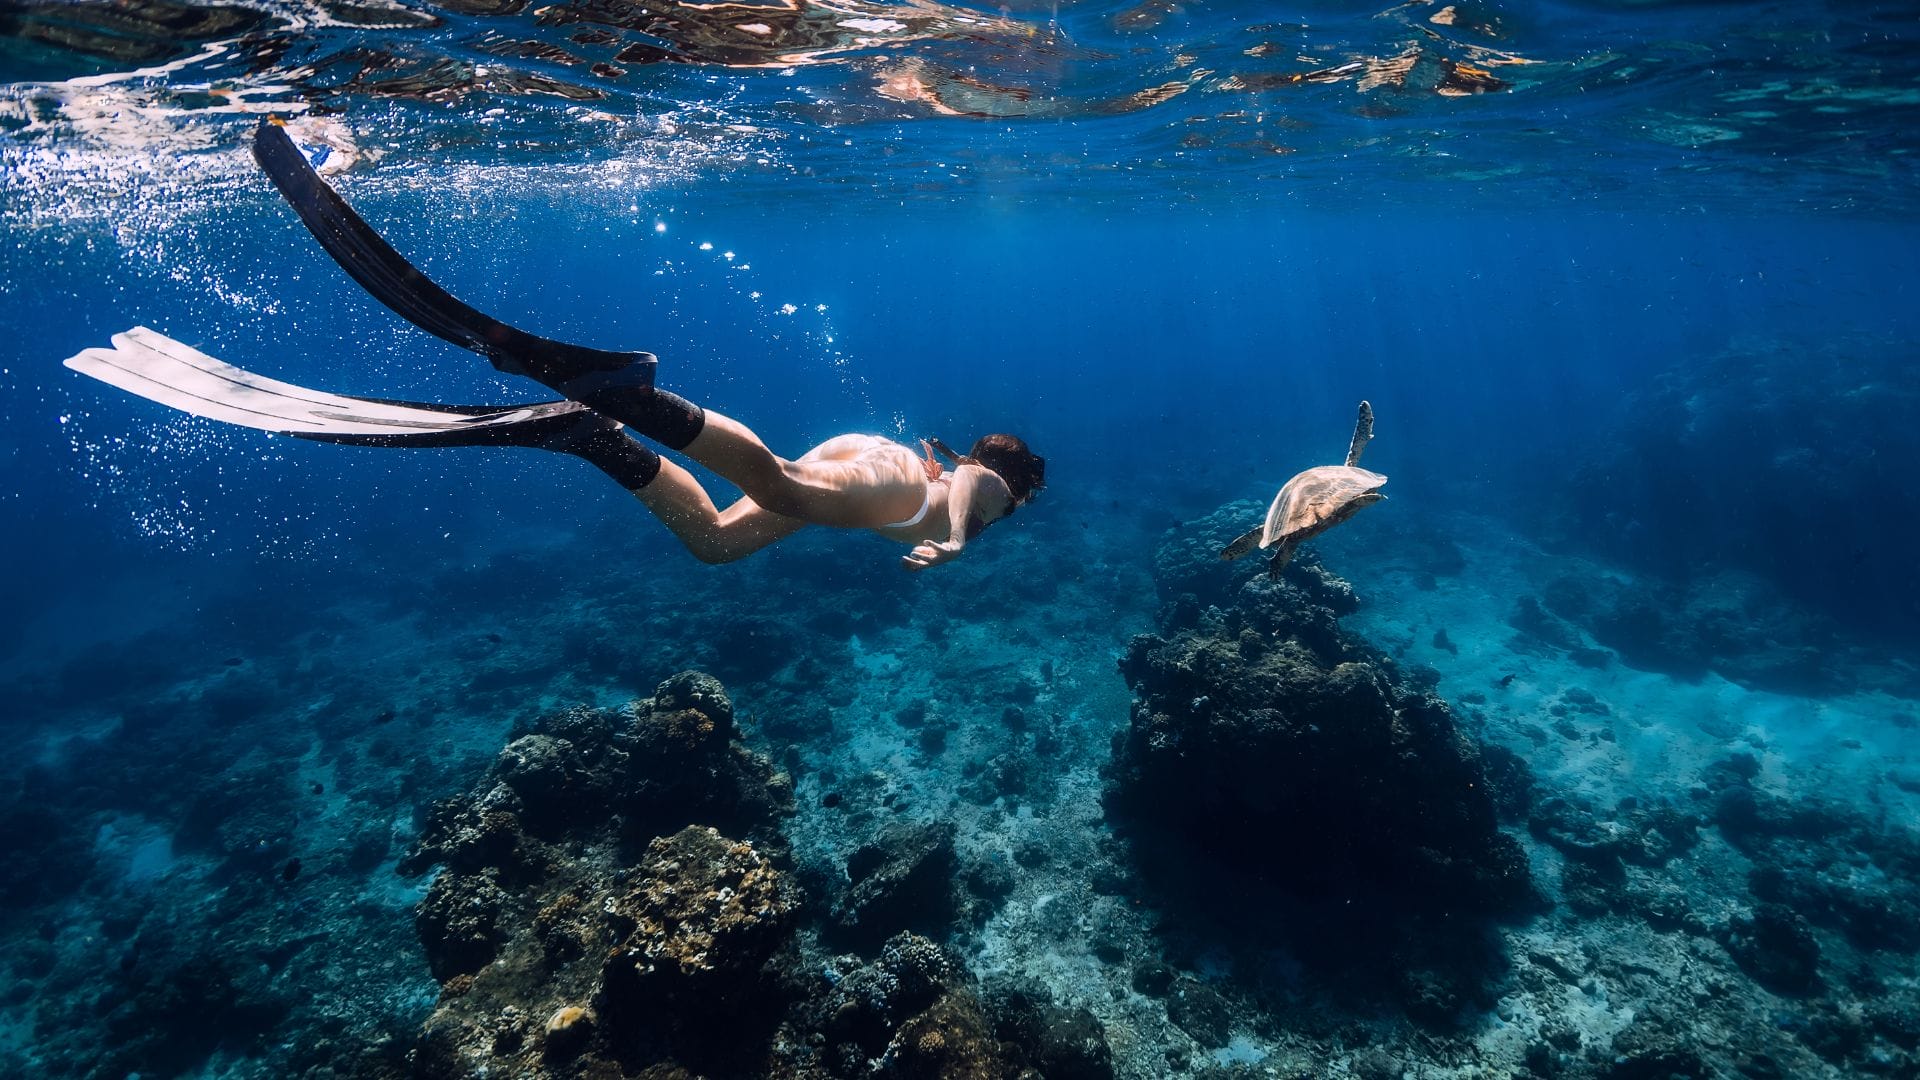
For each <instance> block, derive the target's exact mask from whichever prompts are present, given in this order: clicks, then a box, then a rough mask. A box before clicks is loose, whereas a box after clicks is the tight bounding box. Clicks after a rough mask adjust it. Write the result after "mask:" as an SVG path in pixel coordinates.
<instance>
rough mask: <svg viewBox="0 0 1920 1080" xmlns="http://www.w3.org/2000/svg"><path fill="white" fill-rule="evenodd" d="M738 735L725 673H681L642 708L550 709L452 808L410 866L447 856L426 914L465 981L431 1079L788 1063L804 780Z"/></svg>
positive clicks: (745, 1070)
mask: <svg viewBox="0 0 1920 1080" xmlns="http://www.w3.org/2000/svg"><path fill="white" fill-rule="evenodd" d="M733 732H734V717H733V708H732V704H731V702H730V701H728V699H727V697H726V694H725V691H724V690H723V689H721V688H720V686H719V684H718V683H716V682H714V681H713V680H712V679H711V678H710V677H707V676H704V675H698V674H691V673H690V674H684V675H680V676H676V677H674V678H673V679H669V680H667V682H665V683H663V684H661V687H660V689H659V690H658V691H657V692H656V693H655V695H654V697H652V698H650V699H647V700H644V701H641V702H637V703H635V704H634V705H633V706H632V707H631V708H629V709H627V710H606V709H586V708H580V709H568V710H565V711H562V712H558V713H553V714H550V715H547V716H543V717H541V718H540V719H539V720H538V721H536V722H535V723H534V724H532V725H531V726H530V727H528V728H525V729H521V730H518V731H516V732H515V733H514V736H513V738H512V740H511V742H510V743H509V745H508V747H507V748H506V750H505V751H503V752H502V754H501V755H500V757H499V758H498V759H497V760H496V761H495V763H494V766H493V768H492V769H491V770H490V771H489V773H488V775H487V777H486V778H485V779H484V780H483V781H482V783H481V784H480V785H479V787H478V788H476V790H475V791H474V792H473V793H472V794H470V795H466V796H462V797H459V798H455V799H450V800H447V801H446V802H444V803H441V804H440V805H438V806H437V807H435V809H434V810H433V812H432V813H431V815H430V816H429V819H428V823H427V827H426V829H425V831H424V833H423V835H422V837H421V840H420V843H419V845H418V846H417V848H416V850H415V851H414V852H413V853H411V854H410V856H409V858H408V860H407V862H406V868H407V869H410V870H416V871H417V870H420V869H424V868H425V867H426V866H429V865H431V864H433V863H434V862H444V863H445V864H446V867H447V868H446V869H445V870H444V871H443V872H442V874H441V876H440V877H439V878H438V879H437V880H436V881H435V882H434V885H433V887H432V888H431V889H430V890H429V892H428V895H427V898H426V900H425V901H423V903H422V904H421V906H420V909H419V913H418V919H417V922H418V926H419V928H420V933H421V938H422V941H423V942H425V943H426V945H427V951H428V957H429V960H430V962H431V963H432V966H433V970H434V973H435V975H436V976H438V977H439V978H440V979H441V980H442V983H443V985H442V992H441V998H440V1001H439V1004H438V1005H437V1007H436V1008H435V1010H434V1013H433V1015H432V1016H431V1017H430V1018H429V1019H428V1021H427V1023H426V1025H425V1027H424V1028H423V1029H422V1033H421V1036H420V1038H419V1040H418V1041H417V1043H416V1045H415V1049H414V1051H413V1052H412V1055H411V1064H412V1068H413V1072H414V1073H415V1075H418V1076H423V1077H449V1078H451V1077H467V1076H474V1075H481V1074H489V1075H542V1074H544V1073H545V1071H549V1070H553V1069H564V1070H565V1071H566V1073H567V1075H578V1076H609V1077H611V1076H653V1075H659V1076H669V1075H691V1074H690V1073H687V1072H686V1071H685V1070H686V1069H692V1070H695V1071H696V1072H697V1073H699V1074H705V1075H763V1074H765V1073H766V1072H767V1071H768V1057H767V1055H768V1054H769V1050H768V1039H769V1038H770V1037H771V1034H772V1032H773V1031H774V1029H775V1027H776V1026H777V1024H778V1020H779V1017H780V1015H781V1014H782V1012H783V1011H784V1009H785V1007H786V1003H787V999H788V994H789V989H790V988H789V986H788V985H787V984H785V983H782V982H781V980H780V978H779V977H778V975H777V973H776V972H777V969H778V968H779V964H778V963H777V962H776V957H777V956H779V955H781V954H782V953H783V950H788V949H790V948H791V947H792V940H791V932H792V927H793V922H794V911H795V906H796V904H797V902H798V900H797V895H796V890H794V889H792V888H791V887H790V886H789V885H788V883H787V880H786V875H785V873H784V871H783V870H782V869H780V864H779V860H780V859H782V858H784V854H785V851H786V844H785V840H784V838H782V837H781V836H780V834H779V831H778V824H779V820H780V816H781V814H782V813H784V812H786V811H787V809H788V808H789V807H790V805H791V790H790V785H789V784H788V783H787V782H786V778H785V776H784V774H780V773H776V772H775V771H774V770H773V768H772V766H771V765H770V764H768V762H767V761H766V760H765V759H764V758H762V757H759V756H758V755H755V754H752V753H750V752H749V751H747V750H746V749H745V748H744V747H743V746H741V745H740V744H739V743H738V742H736V741H733V740H732V739H731V737H730V736H731V735H732V733H733ZM675 800H678V801H677V802H676V801H675ZM696 816H698V817H702V818H708V819H710V820H717V821H726V822H731V823H736V824H739V825H741V826H742V827H743V831H744V833H745V834H746V838H745V839H739V840H736V839H731V838H729V836H728V835H727V834H725V833H723V832H722V831H721V830H719V829H716V828H715V827H713V826H712V825H710V824H706V823H701V824H697V825H694V824H688V823H687V822H686V820H685V819H688V818H693V817H696ZM675 822H679V824H677V825H674V829H675V831H674V832H673V833H672V834H671V835H666V836H661V835H659V834H657V833H654V832H652V831H651V830H653V829H656V828H659V827H661V826H662V825H663V824H672V823H675Z"/></svg>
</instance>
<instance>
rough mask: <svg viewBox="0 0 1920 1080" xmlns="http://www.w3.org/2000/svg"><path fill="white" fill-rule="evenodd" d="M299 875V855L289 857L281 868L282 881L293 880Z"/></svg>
mask: <svg viewBox="0 0 1920 1080" xmlns="http://www.w3.org/2000/svg"><path fill="white" fill-rule="evenodd" d="M299 876H300V859H299V857H298V856H295V857H294V858H291V859H288V860H287V865H285V866H283V867H281V868H280V880H281V881H292V880H293V879H294V878H297V877H299Z"/></svg>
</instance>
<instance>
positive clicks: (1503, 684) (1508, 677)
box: [1493, 671, 1513, 690]
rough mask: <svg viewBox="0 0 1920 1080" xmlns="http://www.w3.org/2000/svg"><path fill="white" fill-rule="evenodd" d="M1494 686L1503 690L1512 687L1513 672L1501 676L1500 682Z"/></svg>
mask: <svg viewBox="0 0 1920 1080" xmlns="http://www.w3.org/2000/svg"><path fill="white" fill-rule="evenodd" d="M1493 685H1495V686H1497V687H1499V688H1500V689H1502V690H1505V689H1506V688H1507V687H1509V686H1512V685H1513V672H1511V671H1509V672H1507V673H1506V674H1505V675H1502V676H1500V680H1499V681H1498V682H1496V683H1494V684H1493Z"/></svg>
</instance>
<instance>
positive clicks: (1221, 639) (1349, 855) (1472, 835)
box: [1110, 506, 1534, 1026]
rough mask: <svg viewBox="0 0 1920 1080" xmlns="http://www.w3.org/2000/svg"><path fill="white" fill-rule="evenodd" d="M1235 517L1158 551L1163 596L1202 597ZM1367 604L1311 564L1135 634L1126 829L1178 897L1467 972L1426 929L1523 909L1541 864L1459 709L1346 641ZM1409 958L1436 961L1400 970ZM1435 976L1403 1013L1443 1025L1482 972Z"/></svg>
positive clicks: (1119, 808) (1309, 951)
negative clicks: (1259, 902) (1501, 821)
mask: <svg viewBox="0 0 1920 1080" xmlns="http://www.w3.org/2000/svg"><path fill="white" fill-rule="evenodd" d="M1239 510H1240V508H1239V507H1237V506H1236V507H1232V508H1229V511H1228V512H1226V513H1225V514H1224V515H1215V516H1214V517H1213V518H1210V519H1207V520H1205V521H1203V522H1201V523H1200V524H1199V525H1198V526H1196V527H1191V528H1188V529H1184V530H1180V531H1179V532H1178V533H1176V534H1175V535H1174V536H1173V537H1172V538H1171V539H1169V540H1168V541H1167V542H1166V543H1164V544H1163V545H1162V549H1161V551H1160V552H1158V553H1157V554H1156V560H1155V562H1156V566H1157V567H1161V568H1165V569H1166V570H1167V572H1168V573H1169V575H1170V577H1169V578H1168V579H1167V581H1166V582H1165V586H1166V588H1165V592H1167V593H1174V592H1176V590H1186V589H1191V588H1193V587H1195V585H1194V583H1195V582H1196V580H1198V579H1199V578H1200V577H1201V575H1200V574H1199V572H1198V571H1197V569H1196V568H1197V566H1198V564H1199V563H1200V561H1201V559H1202V557H1203V555H1206V554H1210V552H1209V551H1208V549H1210V548H1211V547H1212V545H1213V543H1214V541H1215V540H1216V539H1217V538H1218V537H1217V536H1216V535H1215V534H1216V533H1218V532H1220V531H1223V530H1221V529H1215V528H1213V527H1212V526H1213V525H1215V524H1224V521H1222V520H1221V519H1222V518H1223V517H1226V518H1237V517H1238V516H1239ZM1243 578H1244V575H1243ZM1210 592H1211V594H1212V595H1220V590H1218V589H1212V590H1210ZM1177 595H1180V596H1183V597H1190V596H1193V595H1194V594H1192V593H1191V592H1179V593H1178V594H1177ZM1352 597H1353V593H1352V590H1351V589H1350V588H1349V587H1348V586H1347V585H1346V583H1345V582H1342V581H1340V580H1339V579H1337V578H1334V577H1333V576H1332V575H1331V574H1329V573H1327V572H1326V571H1325V570H1324V569H1323V568H1322V567H1320V566H1319V565H1318V564H1317V563H1315V562H1313V561H1312V560H1309V559H1302V560H1299V561H1297V562H1295V563H1294V564H1292V565H1291V566H1289V567H1288V569H1287V572H1286V576H1285V578H1284V579H1283V580H1282V581H1281V582H1272V581H1269V580H1266V579H1264V578H1262V577H1257V576H1256V577H1254V578H1252V579H1244V580H1242V582H1241V583H1240V585H1239V588H1238V590H1237V592H1235V593H1233V594H1232V595H1231V597H1230V599H1229V601H1228V603H1227V604H1226V606H1210V607H1207V608H1206V609H1205V610H1202V611H1196V610H1194V607H1193V606H1192V605H1188V604H1186V603H1184V602H1181V601H1176V602H1175V603H1174V604H1172V605H1170V606H1169V608H1167V609H1164V610H1163V618H1164V619H1165V624H1164V625H1163V629H1162V631H1161V634H1160V635H1142V636H1140V637H1137V638H1135V639H1134V641H1133V643H1132V645H1131V647H1130V648H1129V649H1128V650H1127V654H1126V656H1125V657H1123V658H1122V659H1121V661H1120V668H1121V672H1122V674H1123V675H1124V676H1125V678H1126V680H1127V683H1128V685H1129V686H1130V687H1131V688H1132V689H1133V691H1134V694H1135V698H1134V703H1133V710H1132V722H1131V725H1130V727H1129V728H1128V730H1127V732H1126V733H1125V735H1124V736H1123V737H1120V738H1118V739H1116V746H1115V754H1114V761H1113V766H1112V778H1113V779H1112V787H1111V791H1110V806H1111V811H1112V814H1111V816H1112V819H1113V820H1114V821H1115V822H1116V824H1119V825H1121V826H1122V827H1124V828H1126V829H1128V830H1130V831H1131V832H1133V833H1134V834H1135V835H1136V836H1137V837H1138V838H1139V841H1138V844H1137V847H1138V849H1139V850H1140V851H1141V852H1142V859H1143V865H1145V866H1146V867H1147V872H1148V874H1149V877H1150V878H1151V879H1154V880H1155V881H1156V882H1157V884H1158V885H1159V888H1160V890H1161V891H1162V892H1163V893H1167V892H1171V891H1178V892H1180V893H1181V895H1182V896H1183V897H1184V899H1182V900H1180V901H1177V902H1178V903H1181V904H1184V905H1185V906H1189V907H1191V906H1193V905H1195V904H1196V903H1204V902H1205V901H1204V900H1203V899H1201V898H1202V897H1203V896H1204V894H1205V893H1206V892H1207V891H1208V890H1210V889H1215V888H1221V887H1225V886H1224V885H1223V881H1224V880H1225V879H1232V880H1234V881H1235V882H1236V883H1237V885H1236V887H1235V891H1236V892H1241V891H1242V890H1246V889H1255V890H1258V893H1257V894H1258V895H1262V896H1263V897H1271V898H1272V899H1274V900H1275V901H1283V902H1284V903H1286V904H1289V905H1293V906H1294V907H1296V909H1297V910H1298V911H1299V912H1300V913H1301V921H1302V922H1303V923H1305V922H1311V923H1313V924H1316V925H1317V926H1318V927H1322V928H1323V927H1324V926H1325V925H1327V924H1329V923H1345V924H1346V926H1347V930H1346V932H1347V933H1348V934H1351V935H1353V938H1354V939H1355V941H1374V942H1381V941H1393V942H1395V944H1394V945H1392V946H1389V951H1390V952H1396V953H1401V954H1403V955H1402V956H1401V962H1400V963H1398V964H1397V965H1395V966H1398V967H1400V968H1401V969H1402V970H1403V971H1410V970H1415V969H1419V970H1421V971H1427V972H1440V971H1443V970H1447V969H1451V968H1452V967H1454V966H1455V965H1453V963H1452V961H1451V959H1450V958H1444V957H1442V956H1440V955H1439V951H1437V950H1432V949H1424V947H1423V946H1422V945H1420V942H1422V940H1423V939H1426V938H1428V937H1429V936H1430V934H1429V933H1428V932H1427V931H1429V930H1431V929H1433V928H1432V927H1425V928H1424V929H1423V924H1424V923H1426V922H1427V921H1430V920H1440V921H1447V920H1452V921H1453V922H1454V923H1455V924H1457V925H1463V926H1464V925H1471V923H1472V922H1473V920H1475V919H1476V918H1479V917H1485V916H1502V915H1512V914H1515V913H1519V912H1522V911H1524V910H1526V909H1527V907H1528V906H1529V905H1530V904H1531V903H1532V902H1533V899H1534V897H1533V891H1532V887H1531V878H1530V875H1529V871H1528V867H1527V860H1526V857H1525V855H1524V854H1523V853H1522V851H1521V849H1520V846H1519V844H1518V843H1517V842H1516V841H1515V840H1514V839H1513V838H1512V837H1511V836H1508V835H1507V834H1505V833H1503V832H1501V831H1500V829H1499V828H1498V827H1497V823H1496V811H1495V802H1494V800H1493V798H1492V795H1491V793H1490V785H1489V783H1488V778H1487V771H1486V769H1485V768H1484V767H1483V766H1482V764H1481V761H1480V757H1479V754H1478V752H1477V751H1476V749H1475V747H1474V745H1473V744H1472V743H1471V742H1470V741H1469V740H1468V739H1467V738H1466V737H1465V736H1464V735H1463V734H1462V733H1461V732H1460V730H1459V728H1458V725H1457V724H1456V723H1455V721H1454V719H1453V716H1452V713H1451V710H1450V709H1449V708H1448V706H1447V705H1446V703H1445V702H1444V701H1442V700H1440V699H1439V698H1437V697H1435V696H1433V695H1432V694H1431V693H1428V692H1425V691H1423V690H1420V689H1416V688H1415V687H1413V686H1412V685H1410V684H1409V682H1408V681H1407V679H1406V678H1405V677H1404V676H1403V675H1401V674H1400V673H1399V672H1398V671H1397V670H1396V668H1395V667H1394V665H1393V664H1392V663H1391V662H1390V661H1389V660H1387V659H1386V658H1385V657H1384V656H1383V655H1382V654H1380V653H1378V652H1377V651H1375V650H1373V649H1371V648H1370V647H1368V646H1367V645H1366V644H1365V643H1364V642H1361V641H1360V640H1358V639H1357V638H1354V637H1353V636H1351V635H1349V634H1347V633H1345V632H1343V631H1342V630H1341V629H1340V627H1339V625H1338V619H1339V616H1340V614H1341V613H1342V610H1348V611H1350V610H1351V605H1352V604H1353V602H1354V601H1353V599H1352ZM1336 605H1337V606H1336ZM1196 882H1199V883H1200V884H1196ZM1242 895H1244V893H1242ZM1369 923H1373V924H1376V925H1373V926H1369V925H1368V924H1369ZM1453 933H1454V935H1455V936H1461V935H1460V933H1459V931H1457V930H1456V931H1453ZM1316 938H1317V939H1318V940H1317V941H1316V940H1315V939H1316ZM1291 944H1292V946H1293V947H1294V948H1295V949H1296V950H1298V951H1299V952H1301V953H1302V955H1308V956H1310V955H1313V954H1314V953H1315V952H1316V951H1318V952H1319V953H1320V955H1321V957H1322V958H1323V959H1324V960H1325V961H1326V962H1327V964H1328V966H1329V967H1337V966H1339V965H1341V964H1342V963H1344V962H1345V961H1344V960H1343V959H1341V958H1340V954H1341V953H1342V952H1343V951H1346V952H1350V951H1352V950H1353V949H1354V948H1355V947H1356V945H1355V944H1354V943H1351V942H1348V941H1345V940H1340V941H1338V943H1335V942H1334V941H1329V940H1328V939H1327V938H1326V937H1325V936H1324V935H1323V934H1322V933H1321V932H1320V930H1316V931H1315V932H1314V933H1313V934H1299V935H1296V939H1295V940H1294V941H1292V942H1291ZM1409 951H1411V952H1416V953H1417V952H1423V951H1424V952H1425V953H1426V957H1425V965H1426V966H1425V967H1422V966H1421V965H1420V964H1419V963H1415V964H1412V965H1409V964H1407V963H1405V954H1408V953H1409ZM1440 977H1441V976H1439V975H1436V976H1435V978H1440ZM1424 978H1425V976H1421V977H1420V978H1419V979H1415V980H1413V981H1411V982H1409V981H1406V980H1403V982H1402V990H1403V995H1402V1000H1403V1003H1405V1004H1406V1005H1407V1006H1408V1007H1409V1008H1410V1009H1415V1010H1418V1011H1421V1012H1424V1013H1426V1014H1428V1015H1432V1016H1435V1017H1447V1016H1451V1015H1452V1014H1453V1013H1455V1012H1457V1011H1458V1010H1457V1006H1458V1005H1459V1004H1460V1003H1461V1001H1460V999H1459V992H1460V991H1461V989H1462V988H1464V987H1465V986H1466V984H1468V983H1472V982H1474V981H1475V979H1476V978H1477V977H1475V976H1466V977H1462V978H1454V977H1453V976H1452V975H1447V976H1446V978H1447V979H1451V980H1452V981H1453V982H1455V983H1458V984H1460V985H1458V986H1454V987H1450V988H1448V989H1444V990H1436V989H1435V987H1434V985H1432V984H1431V983H1432V980H1426V981H1421V980H1422V979H1424ZM1183 1026H1185V1025H1183Z"/></svg>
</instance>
